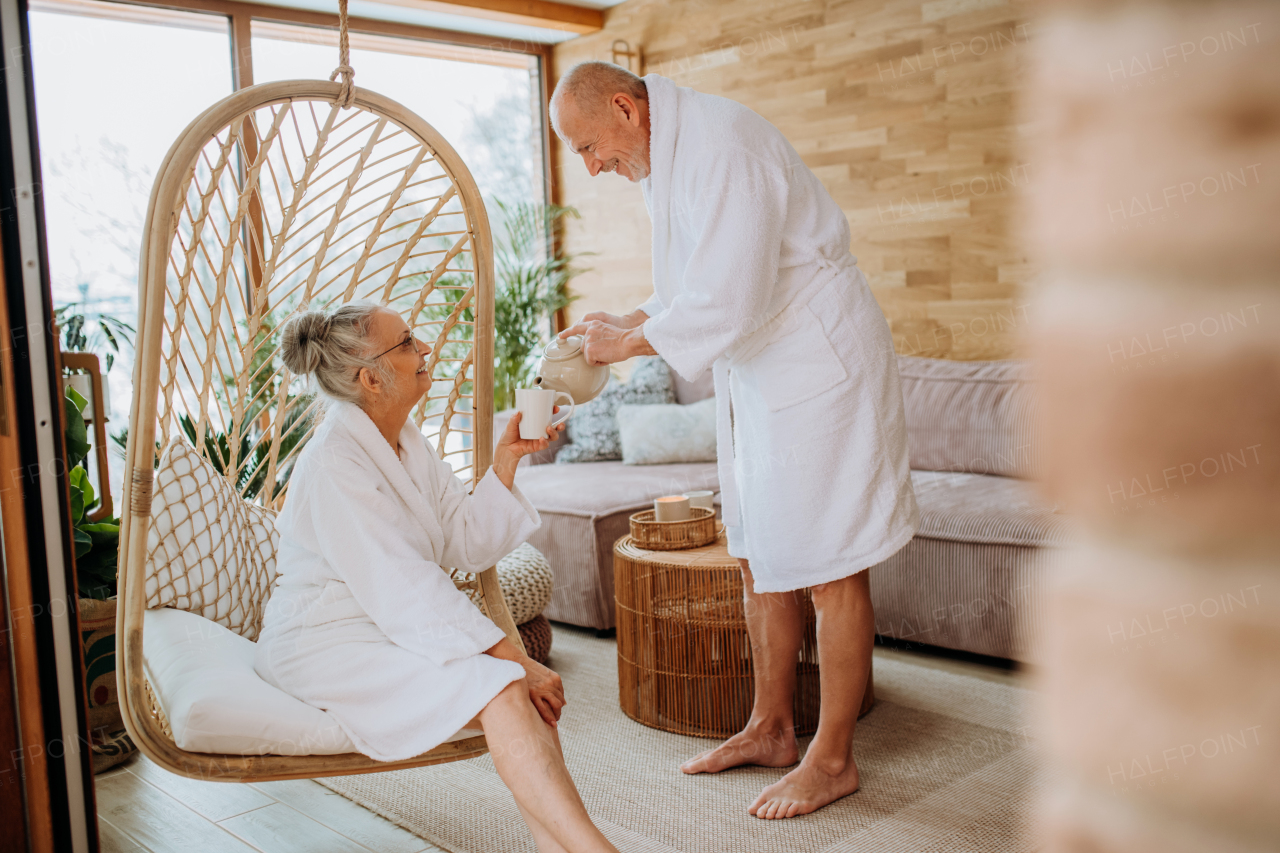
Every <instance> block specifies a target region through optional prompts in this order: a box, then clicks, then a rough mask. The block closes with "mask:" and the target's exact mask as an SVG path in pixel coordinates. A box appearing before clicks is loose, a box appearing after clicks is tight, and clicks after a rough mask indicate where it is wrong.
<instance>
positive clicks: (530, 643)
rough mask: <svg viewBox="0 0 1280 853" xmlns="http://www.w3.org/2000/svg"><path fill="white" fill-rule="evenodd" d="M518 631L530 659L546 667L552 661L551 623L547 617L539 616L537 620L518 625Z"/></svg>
mask: <svg viewBox="0 0 1280 853" xmlns="http://www.w3.org/2000/svg"><path fill="white" fill-rule="evenodd" d="M516 630H518V631H519V632H520V639H521V640H524V650H525V652H527V653H528V655H529V657H531V658H533V659H534V660H536V661H537V662H538V663H540V664H542V665H544V666H545V665H546V663H547V661H548V660H550V659H551V623H550V622H548V621H547V617H545V616H543V615H542V614H538V616H537V618H535V619H531V620H530V621H528V622H525V623H524V624H523V625H517V626H516Z"/></svg>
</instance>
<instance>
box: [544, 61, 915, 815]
mask: <svg viewBox="0 0 1280 853" xmlns="http://www.w3.org/2000/svg"><path fill="white" fill-rule="evenodd" d="M551 115H552V122H553V123H554V126H555V129H556V133H557V134H558V135H559V137H560V139H561V140H563V142H564V143H565V144H566V145H568V146H569V147H570V148H571V149H572V150H573V151H574V152H575V153H577V154H579V155H581V157H582V159H583V161H584V162H585V163H586V166H587V170H588V171H589V172H590V173H591V174H592V175H593V176H594V175H598V174H600V173H601V172H617V173H618V174H620V175H622V176H623V177H625V178H627V179H628V180H631V181H633V182H639V183H640V186H641V189H642V190H643V192H644V200H645V205H646V206H647V207H648V209H649V216H650V218H651V219H652V221H653V284H654V296H653V298H652V299H650V300H649V301H648V302H646V303H645V304H644V305H642V306H640V308H639V309H637V310H636V311H633V312H632V313H630V314H628V315H626V316H625V317H617V316H614V315H611V314H605V313H593V314H588V315H586V316H585V317H584V318H583V319H582V321H581V322H580V323H578V324H577V325H575V326H573V327H572V328H570V329H566V330H565V331H564V332H562V333H561V334H562V336H565V335H570V334H581V335H582V336H583V337H584V339H585V353H586V357H587V359H588V360H589V361H591V362H593V363H613V362H618V361H623V360H625V359H627V358H630V357H632V356H635V355H653V354H658V355H661V356H662V357H663V358H664V359H665V360H666V361H667V363H668V364H670V365H671V367H672V368H674V369H675V370H676V371H677V372H679V373H680V375H682V376H684V377H685V378H686V379H690V380H692V379H694V378H696V377H697V376H699V375H700V374H702V373H703V372H704V371H706V370H708V369H711V370H712V371H713V376H714V380H715V390H716V416H717V457H718V468H719V476H720V488H721V497H722V511H723V516H724V523H725V529H726V533H727V535H728V546H729V553H730V555H732V556H734V557H736V558H738V560H739V562H740V564H741V566H742V577H743V587H744V590H745V596H746V601H745V602H744V604H745V611H746V614H747V631H748V633H749V635H750V638H751V653H752V661H753V664H754V667H755V677H756V687H755V697H754V704H753V707H752V712H751V718H750V720H749V721H748V723H747V725H746V728H745V729H743V731H742V732H740V733H739V734H737V735H735V736H734V737H732V738H730V739H729V740H728V741H726V742H725V743H723V744H721V745H720V746H719V747H717V748H715V749H713V750H710V751H708V752H705V753H703V754H702V755H699V756H697V757H696V758H693V759H692V760H690V761H689V762H687V763H686V764H684V765H683V767H682V768H681V769H682V770H684V772H686V773H717V772H719V771H721V770H724V769H726V768H729V767H734V766H737V765H740V764H760V765H765V766H768V767H789V766H791V765H793V764H795V763H796V761H797V760H798V758H799V749H798V746H797V744H796V738H795V728H794V717H793V711H792V708H793V696H794V693H795V686H796V663H797V660H798V657H799V653H800V645H801V640H802V637H803V632H804V609H803V604H804V600H803V597H802V596H800V595H798V594H797V593H798V591H800V590H803V589H804V588H806V587H807V588H809V589H810V590H811V591H812V596H813V604H814V607H815V608H816V610H817V616H818V628H817V631H818V655H819V662H820V664H821V667H822V669H821V672H822V676H821V678H822V685H821V695H822V712H821V719H820V721H819V724H818V731H817V734H816V735H815V736H814V739H813V742H812V744H810V746H809V749H808V751H807V752H806V753H805V756H804V760H803V761H802V762H800V764H799V766H798V767H796V768H795V769H794V770H792V771H791V772H790V773H788V774H786V775H785V776H784V777H783V778H782V779H781V780H780V781H778V782H777V783H775V784H773V785H770V786H768V787H766V788H765V789H764V791H763V792H761V794H760V796H759V797H758V798H757V799H756V800H755V802H754V803H752V805H751V806H750V808H749V809H748V811H749V812H750V813H751V814H753V815H755V816H756V817H760V818H768V819H774V818H787V817H794V816H796V815H801V814H807V813H809V812H812V811H814V810H816V809H818V808H821V807H822V806H824V805H827V804H828V803H830V802H833V801H834V800H837V799H839V798H841V797H844V796H846V795H848V794H851V793H853V792H854V791H856V790H857V788H858V767H857V763H856V762H855V761H854V756H853V731H854V726H855V724H856V723H857V717H858V708H859V705H860V704H861V701H862V696H863V693H864V691H865V689H866V684H867V677H868V674H869V672H870V668H871V647H872V644H873V642H874V639H875V621H874V616H873V614H872V610H871V593H870V587H869V585H868V579H867V572H866V571H864V570H865V569H867V568H868V567H870V566H872V565H875V564H876V563H879V562H881V561H883V560H885V559H887V558H888V557H890V556H891V555H893V553H894V552H896V551H897V550H898V549H900V548H901V547H902V546H903V545H905V544H906V543H907V542H908V541H909V540H910V539H911V537H912V535H914V533H915V531H916V527H917V526H918V523H919V515H918V512H917V509H916V502H915V495H914V493H913V492H912V490H911V477H910V471H909V466H908V462H907V434H906V419H905V416H904V414H903V405H902V391H901V388H900V386H899V382H898V370H897V362H896V359H895V357H894V351H893V339H892V337H891V335H890V334H889V328H888V325H887V324H886V322H885V319H884V315H883V314H882V313H881V311H880V308H879V306H878V305H877V304H876V301H875V299H874V297H873V296H872V295H871V290H870V288H869V287H868V285H867V281H866V278H865V277H863V275H862V272H861V271H860V270H859V269H858V267H857V260H856V259H855V258H854V257H853V256H852V255H850V254H849V242H850V237H849V224H848V222H847V221H846V220H845V217H844V215H843V214H842V213H841V211H840V208H839V207H837V206H836V204H835V202H834V201H833V200H832V199H831V196H830V195H829V194H828V193H827V191H826V189H825V188H824V187H823V186H822V184H821V183H820V182H819V181H818V179H817V177H815V176H814V174H813V172H811V171H810V170H809V169H808V167H806V166H805V165H804V163H803V162H802V161H801V159H800V156H799V155H798V154H797V153H796V151H795V149H794V148H792V147H791V145H790V144H789V143H788V142H787V140H786V139H785V138H784V137H783V136H782V134H781V133H780V132H779V131H778V130H777V128H775V127H774V126H773V125H771V124H769V122H767V121H765V120H764V119H763V118H761V117H760V116H759V115H757V114H756V113H754V112H752V111H751V110H749V109H747V108H746V107H744V106H742V105H740V104H738V103H735V102H734V101H731V100H727V99H725V98H718V97H715V96H712V95H706V94H702V93H700V92H696V91H694V90H692V89H687V88H682V87H678V86H676V85H675V84H674V83H673V82H671V81H670V80H668V79H666V78H665V77H661V76H659V75H657V74H650V75H648V76H646V77H644V78H640V77H637V76H636V75H634V74H632V73H630V72H629V71H626V70H624V69H622V68H620V67H618V66H616V65H611V64H609V63H604V62H585V63H582V64H581V65H578V66H575V67H574V68H572V69H571V70H570V71H569V72H568V73H567V74H565V76H564V77H563V78H561V80H560V82H559V84H558V85H557V86H556V91H555V94H554V95H553V96H552V100H551Z"/></svg>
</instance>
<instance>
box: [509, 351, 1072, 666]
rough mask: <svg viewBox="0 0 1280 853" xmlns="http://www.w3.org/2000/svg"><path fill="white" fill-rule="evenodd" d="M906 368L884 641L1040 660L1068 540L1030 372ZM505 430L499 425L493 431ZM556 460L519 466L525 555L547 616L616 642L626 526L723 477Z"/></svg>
mask: <svg viewBox="0 0 1280 853" xmlns="http://www.w3.org/2000/svg"><path fill="white" fill-rule="evenodd" d="M898 366H899V373H900V375H901V377H902V388H903V399H904V402H905V406H906V415H907V429H908V440H909V443H910V454H911V467H912V469H913V470H912V482H913V484H914V486H915V492H916V499H917V502H918V503H919V506H920V529H919V532H918V533H917V535H916V537H915V538H914V539H912V541H911V542H910V543H908V544H907V546H906V547H905V548H903V549H902V550H901V551H899V552H898V553H897V554H895V555H894V556H893V557H891V558H890V559H889V560H886V561H885V562H884V563H881V564H880V565H878V566H875V567H874V568H873V569H872V574H871V589H872V599H873V603H874V605H875V611H876V633H877V634H879V635H881V636H883V637H892V638H896V639H899V640H905V641H908V642H919V643H924V644H928V645H932V646H941V647H944V648H950V649H958V650H962V651H967V652H973V653H977V654H982V655H991V656H995V657H1000V658H1007V659H1013V660H1020V661H1030V660H1033V659H1034V658H1035V656H1036V655H1035V649H1034V647H1033V639H1034V637H1035V636H1036V635H1037V630H1036V628H1037V625H1038V624H1039V622H1040V620H1041V618H1042V613H1041V602H1042V599H1043V595H1042V590H1043V584H1044V580H1045V575H1046V567H1047V565H1048V563H1049V561H1050V560H1052V559H1055V558H1056V556H1057V555H1058V554H1059V553H1060V549H1061V547H1062V546H1064V545H1066V544H1068V543H1069V542H1070V539H1071V530H1070V527H1069V523H1068V521H1067V520H1066V519H1064V518H1063V517H1062V516H1061V515H1060V514H1058V513H1056V512H1055V511H1054V510H1055V508H1054V507H1052V506H1046V505H1045V504H1044V503H1043V501H1042V500H1041V499H1040V498H1039V497H1038V496H1037V495H1036V493H1035V490H1034V488H1033V485H1032V483H1031V482H1030V481H1029V479H1028V478H1029V477H1031V476H1033V475H1034V473H1035V472H1036V470H1037V454H1036V445H1035V442H1034V440H1033V439H1032V437H1031V428H1030V427H1031V416H1032V409H1033V407H1034V405H1035V395H1034V391H1033V388H1032V385H1031V383H1030V380H1029V379H1028V377H1027V375H1026V369H1027V368H1026V365H1025V364H1023V363H1021V362H1015V361H992V362H951V361H941V360H936V359H924V358H913V357H910V356H899V360H898ZM673 378H674V379H675V380H676V381H675V385H676V398H677V400H678V402H680V403H685V404H688V403H692V402H697V401H698V400H701V399H705V398H706V397H708V396H710V395H711V388H710V378H709V376H708V377H704V378H703V379H702V381H700V382H698V383H688V382H685V381H683V380H681V379H680V378H679V377H678V376H674V375H673ZM505 423H506V416H504V415H499V417H498V419H497V424H496V428H497V429H499V430H501V429H502V427H503V426H505ZM563 442H564V440H563V439H562V440H561V441H559V442H557V443H556V444H557V445H560V444H563ZM557 449H558V448H557V447H556V446H553V447H551V448H549V449H548V450H547V451H545V452H544V453H542V454H538V455H537V456H536V457H530V458H529V459H526V460H523V461H522V465H521V468H520V470H519V471H517V473H516V482H517V484H518V485H519V486H520V488H521V489H522V490H523V491H524V493H525V494H526V495H527V496H528V498H529V500H530V501H531V502H532V503H533V504H534V506H536V507H537V508H538V511H539V512H540V513H541V514H542V518H543V524H542V528H541V529H540V530H538V531H537V532H536V533H535V534H534V536H533V537H532V538H531V539H530V542H532V544H533V545H534V547H536V548H538V549H539V550H540V551H542V552H543V553H544V554H545V555H546V556H547V558H548V560H550V562H551V566H552V570H553V571H554V572H555V577H556V582H555V591H554V594H553V596H552V600H551V605H550V606H549V607H548V608H547V610H546V615H547V617H548V618H549V619H552V620H556V621H561V622H568V623H570V624H574V625H582V626H587V627H592V628H597V629H607V628H611V627H613V625H614V605H613V558H612V549H613V543H614V542H615V541H616V540H617V539H618V537H620V536H622V535H623V534H625V533H626V532H627V528H628V522H627V519H628V517H629V516H630V515H631V513H633V512H636V511H637V510H640V509H644V508H645V507H647V506H650V505H651V502H652V500H653V498H654V497H657V496H659V495H664V494H672V493H680V492H683V491H689V490H692V489H712V490H716V489H718V482H717V477H716V469H715V464H714V463H711V462H706V463H699V464H681V465H648V466H628V465H623V464H622V463H621V462H590V463H577V464H571V465H563V464H547V463H550V462H553V460H554V455H555V451H556V450H557ZM717 500H718V496H717Z"/></svg>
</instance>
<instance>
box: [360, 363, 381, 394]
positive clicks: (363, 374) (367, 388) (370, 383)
mask: <svg viewBox="0 0 1280 853" xmlns="http://www.w3.org/2000/svg"><path fill="white" fill-rule="evenodd" d="M356 378H357V379H359V381H360V387H361V388H363V389H364V393H365V394H380V393H382V382H381V380H379V379H378V375H377V373H376V372H374V371H372V370H370V369H369V368H367V367H362V368H360V372H359V373H357V374H356Z"/></svg>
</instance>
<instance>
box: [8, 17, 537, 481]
mask: <svg viewBox="0 0 1280 853" xmlns="http://www.w3.org/2000/svg"><path fill="white" fill-rule="evenodd" d="M101 5H102V6H104V7H107V6H108V5H109V4H101ZM110 5H111V6H113V7H115V8H121V7H119V6H118V5H116V4H110ZM123 8H126V9H128V8H131V7H123ZM132 8H137V7H132ZM50 9H56V6H53V5H51V4H44V5H42V6H41V7H40V9H39V10H33V11H32V12H31V13H30V26H31V41H32V54H33V57H32V62H33V66H34V79H35V90H36V108H37V116H38V133H39V144H40V153H41V165H42V169H43V177H44V185H43V200H44V207H45V215H46V223H47V238H48V247H49V266H50V274H51V277H52V285H53V299H54V304H55V306H60V305H63V304H66V303H69V302H74V303H77V309H76V310H77V311H78V312H82V313H85V314H86V315H88V316H89V319H90V328H91V329H92V328H96V324H93V322H92V319H93V315H95V314H99V313H101V314H106V315H111V316H115V317H117V318H119V319H121V320H124V321H125V322H127V323H129V324H130V325H136V320H137V264H138V251H139V246H140V237H141V231H142V225H143V220H144V218H145V215H146V209H147V200H148V197H149V195H150V192H151V184H152V181H153V179H154V176H155V173H156V171H157V169H158V167H159V165H160V163H161V161H162V160H163V158H164V155H165V153H166V152H167V151H168V149H169V146H170V145H171V144H172V142H173V140H174V139H175V138H176V137H177V135H178V134H179V133H180V132H181V131H182V129H183V128H184V127H185V126H186V125H187V124H188V123H189V122H190V121H191V120H192V119H193V118H195V117H196V116H197V115H198V114H199V113H200V112H202V111H203V110H204V109H206V108H207V107H208V106H210V105H211V104H212V103H214V102H215V101H217V100H218V99H220V98H222V97H225V96H226V95H228V94H230V93H231V91H232V74H231V47H230V39H229V36H228V32H227V25H226V20H225V19H224V18H220V17H217V16H211V15H200V14H195V13H179V12H168V11H165V12H161V13H158V14H157V15H156V17H157V18H161V20H162V22H156V23H152V22H149V21H138V20H111V19H108V18H100V17H84V16H80V15H75V14H64V13H61V12H56V11H48V10H50ZM266 32H267V37H263V36H262V35H260V32H259V29H258V27H257V26H256V25H255V30H254V37H253V40H252V49H253V65H254V81H255V82H257V83H263V82H269V81H274V80H285V79H300V78H320V79H327V78H328V76H329V74H330V72H331V71H332V70H333V67H334V66H335V65H336V64H337V51H336V49H335V48H334V47H332V46H330V45H328V44H319V43H316V42H317V41H320V40H322V39H323V38H324V35H323V34H321V36H320V37H319V38H317V37H315V36H314V35H313V34H314V33H315V32H316V31H314V30H307V29H305V28H293V27H288V28H286V27H281V26H279V25H272V26H271V27H270V28H269V29H267V30H266ZM353 41H355V39H354V38H353ZM395 42H396V40H393V39H386V38H380V39H377V40H376V43H377V45H378V47H379V48H381V49H380V50H376V51H375V50H369V49H361V48H360V47H358V46H356V45H353V48H352V51H351V64H352V66H353V67H354V68H355V69H356V84H357V85H358V86H361V87H363V88H368V89H372V90H374V91H377V92H379V93H381V94H384V95H386V96H388V97H390V98H392V99H394V100H397V101H399V102H400V103H402V104H404V105H405V106H407V107H408V108H409V109H411V110H413V111H414V112H416V113H418V114H419V115H421V116H423V117H424V118H425V119H426V120H427V121H428V122H430V123H431V124H432V125H433V126H434V127H435V128H436V129H437V130H438V131H439V132H440V133H441V134H442V135H443V136H444V137H445V138H446V139H447V140H449V141H450V142H451V143H452V144H453V145H454V147H455V148H456V149H457V150H458V152H459V154H460V155H461V156H462V158H463V160H464V161H466V163H467V165H468V167H469V168H470V169H471V170H472V173H473V175H474V176H475V178H476V181H477V183H478V184H479V185H480V189H481V191H482V193H483V194H484V196H485V199H486V202H487V204H486V207H487V208H488V211H489V216H490V221H491V223H492V224H493V226H494V228H495V230H497V229H498V227H499V225H500V223H499V216H500V212H499V210H498V209H497V206H496V205H495V204H494V199H495V198H497V199H502V200H503V201H508V202H510V201H541V200H542V192H541V188H540V185H539V184H538V183H537V181H536V180H535V174H536V172H535V159H534V158H535V151H536V148H535V145H536V143H537V140H538V137H539V135H540V134H538V133H535V128H534V125H533V120H532V119H533V114H532V108H531V104H532V101H531V96H532V92H533V91H534V90H533V89H532V86H533V85H534V79H533V76H532V74H531V71H530V70H529V68H528V67H527V66H526V67H500V66H495V65H487V64H480V63H476V62H463V61H457V60H453V59H439V58H433V57H426V56H421V55H412V54H414V53H419V52H420V51H418V50H416V49H414V48H413V46H412V45H410V46H408V49H406V50H405V52H403V53H400V52H389V51H388V50H387V49H386V48H387V47H392V48H394V47H395V46H396V45H395ZM521 61H522V62H523V60H521ZM507 64H508V66H509V65H510V64H511V63H510V60H509V59H508V61H507ZM536 156H540V154H539V155H536ZM88 348H89V350H90V351H93V352H96V353H98V354H100V355H101V354H102V353H104V352H105V351H106V350H105V342H103V341H102V340H101V338H100V337H98V338H95V337H94V335H93V334H92V333H91V334H90V340H89V347H88ZM126 349H127V351H124V352H121V353H120V355H119V356H118V357H117V358H116V361H115V364H114V366H113V367H112V369H111V371H110V373H109V376H108V382H109V383H110V395H109V396H110V402H111V415H110V423H109V424H108V428H109V430H110V431H111V432H112V433H116V432H119V431H120V430H121V429H122V428H123V427H124V426H125V424H126V421H127V418H128V412H129V405H130V399H131V393H130V389H131V384H132V370H133V353H132V350H131V349H128V348H126ZM122 467H123V461H122V460H121V459H119V458H118V457H117V456H116V454H114V453H113V460H112V477H111V479H112V491H113V493H116V494H119V491H118V490H119V482H120V469H122Z"/></svg>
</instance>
